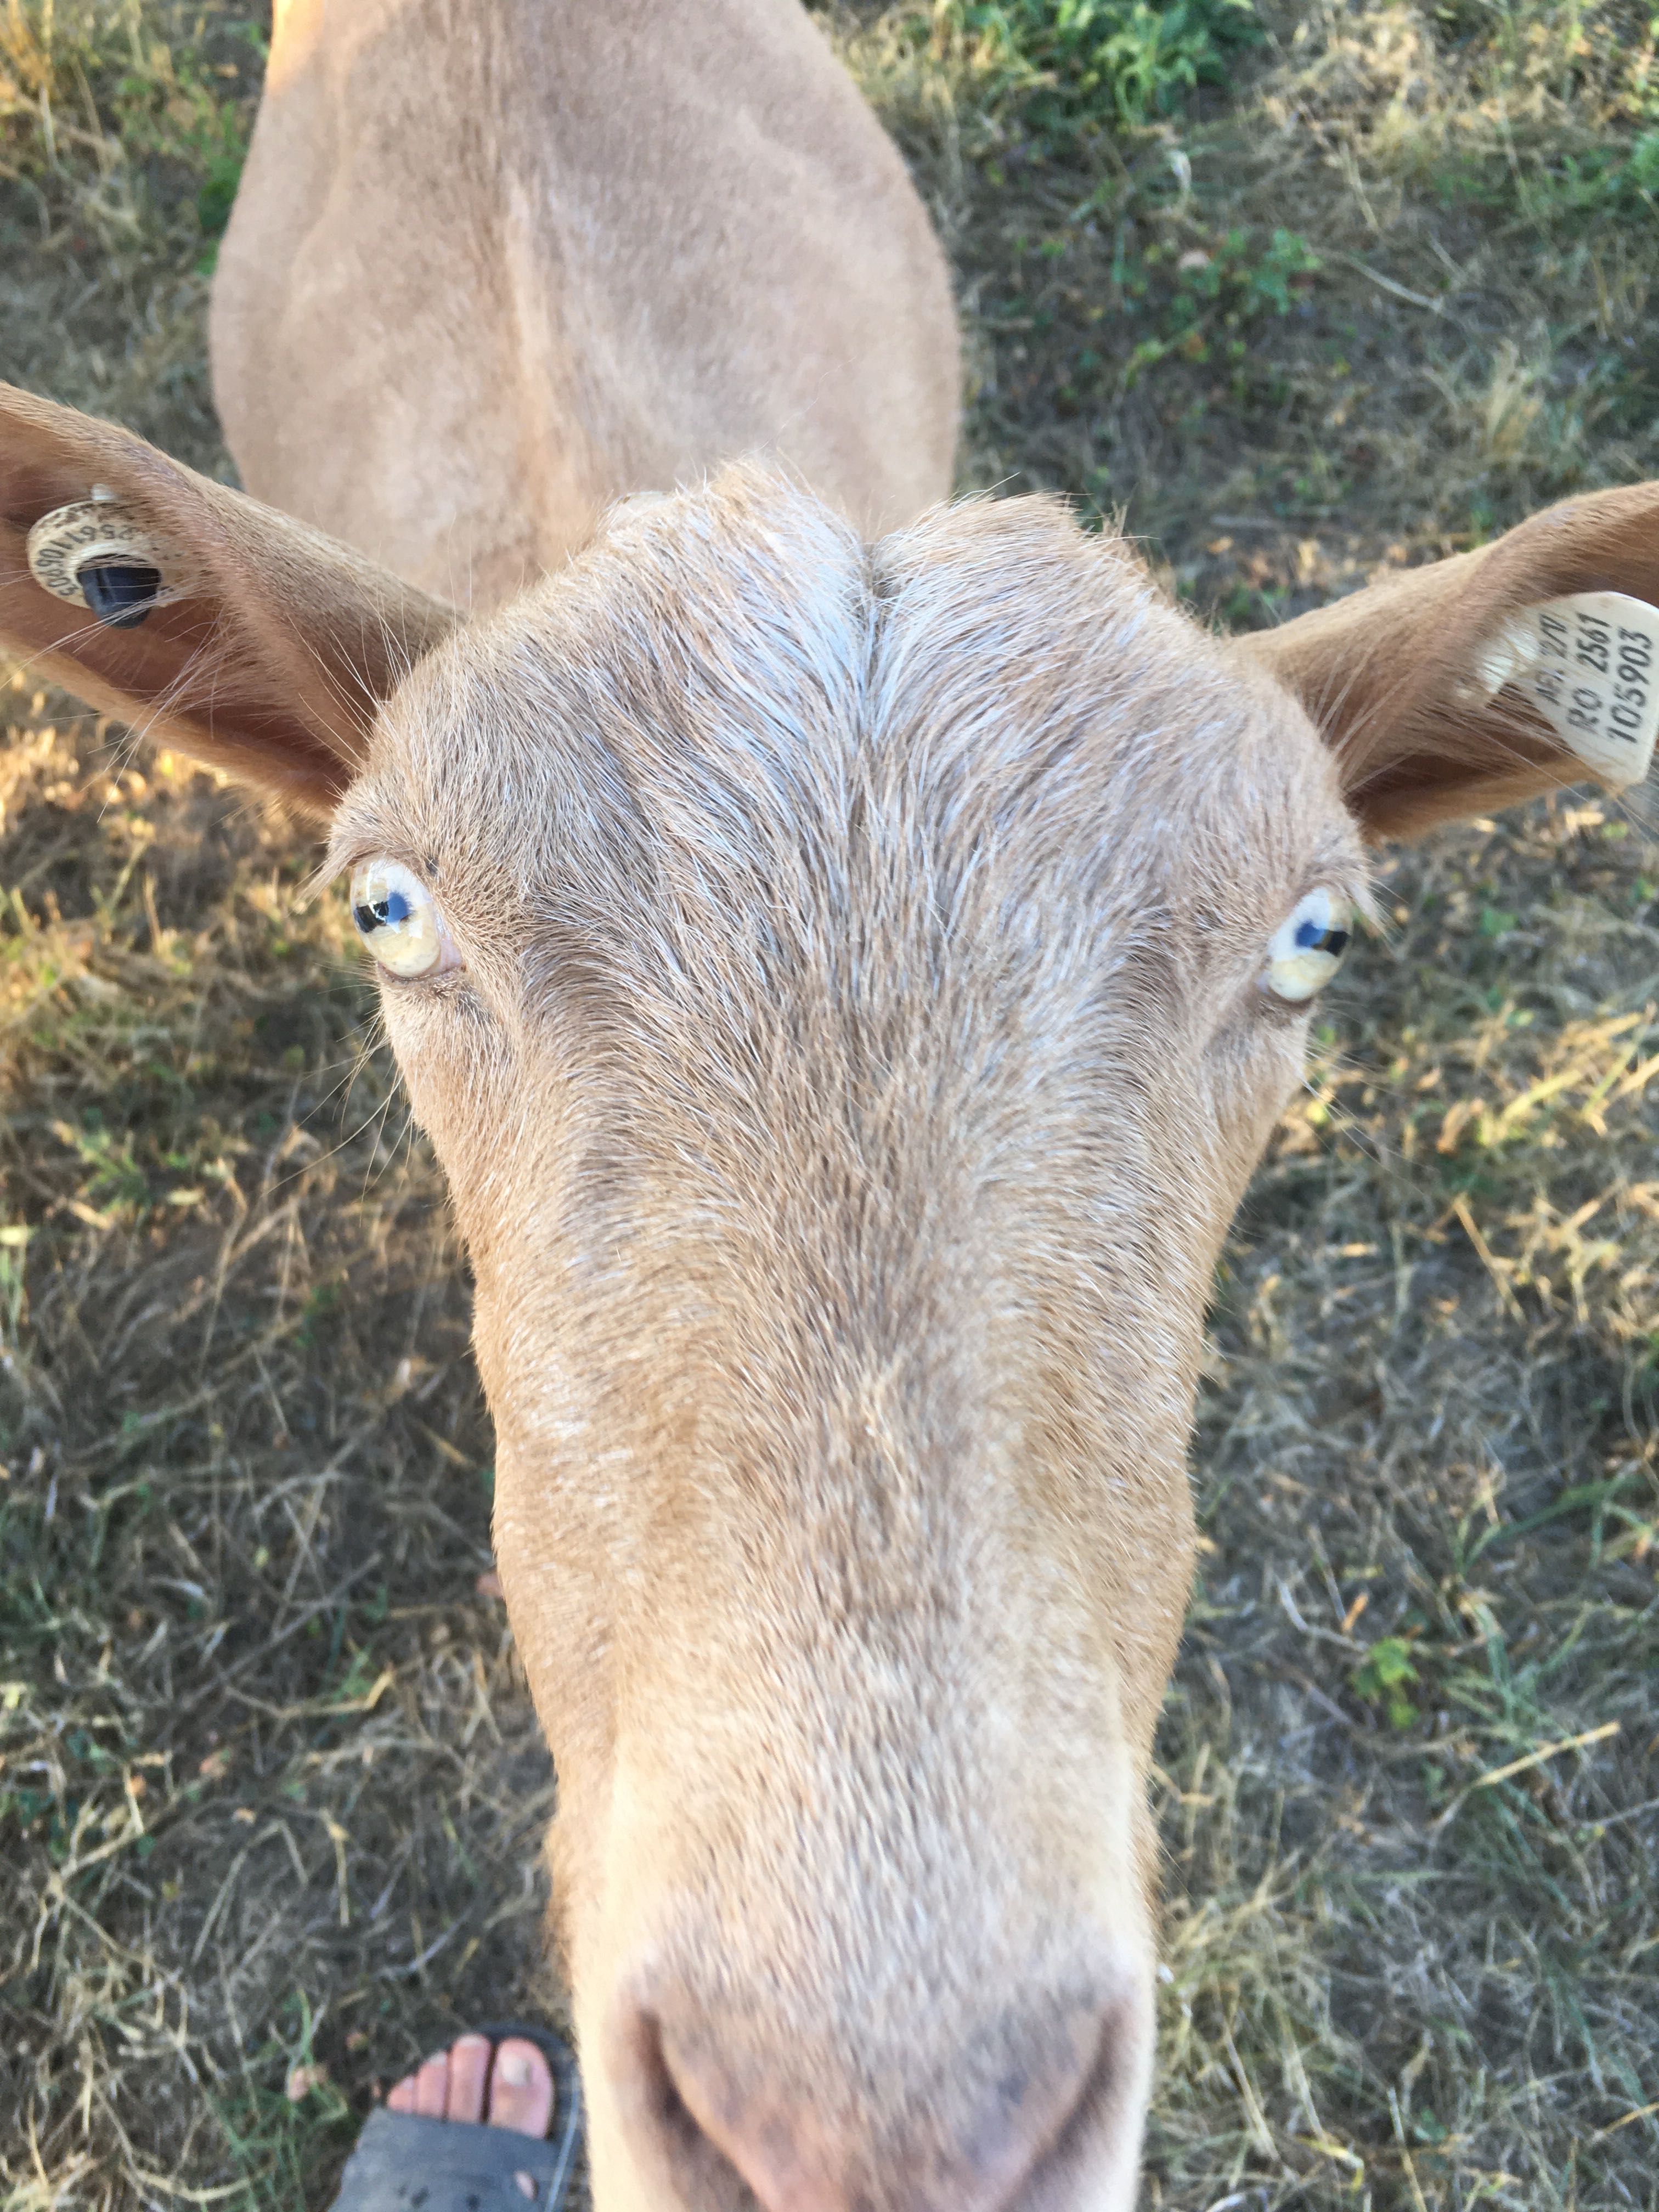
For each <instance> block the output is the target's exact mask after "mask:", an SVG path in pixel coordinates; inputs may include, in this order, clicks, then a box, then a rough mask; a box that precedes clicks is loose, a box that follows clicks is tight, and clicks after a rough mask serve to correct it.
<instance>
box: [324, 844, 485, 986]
mask: <svg viewBox="0 0 1659 2212" xmlns="http://www.w3.org/2000/svg"><path fill="white" fill-rule="evenodd" d="M351 919H352V920H353V921H355V922H356V925H357V933H358V934H359V936H360V937H361V938H362V940H363V943H364V944H365V945H368V949H369V951H371V952H372V953H373V954H374V957H375V959H376V960H378V961H379V963H380V965H381V967H382V968H385V969H388V970H389V971H390V973H391V974H392V975H433V974H434V973H435V972H436V971H438V970H439V969H444V968H454V967H458V966H459V964H460V963H459V961H458V960H457V958H456V957H455V955H454V952H453V950H452V948H451V946H450V944H449V939H448V936H447V933H446V931H445V929H444V926H443V923H442V922H441V920H440V919H439V915H438V908H437V905H436V902H435V900H434V898H433V896H432V894H431V892H430V891H429V890H428V889H427V887H426V885H425V884H423V883H422V881H421V879H420V878H419V877H418V876H417V875H416V874H415V873H414V872H413V871H412V870H411V869H409V868H406V867H404V866H403V864H402V862H401V861H398V860H365V861H363V862H362V865H361V866H358V867H357V868H356V869H355V870H354V871H353V873H352V878H351Z"/></svg>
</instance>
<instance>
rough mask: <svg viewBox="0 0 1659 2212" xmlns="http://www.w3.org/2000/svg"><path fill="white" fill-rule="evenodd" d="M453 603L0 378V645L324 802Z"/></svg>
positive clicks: (334, 793) (155, 727) (233, 771)
mask: <svg viewBox="0 0 1659 2212" xmlns="http://www.w3.org/2000/svg"><path fill="white" fill-rule="evenodd" d="M458 620H459V617H458V616H457V615H456V614H455V612H454V611H453V608H450V607H446V606H441V605H439V603H438V602H437V601H436V600H435V599H428V598H427V597H426V596H425V594H424V593H422V592H417V591H414V590H411V589H410V586H408V585H406V584H404V583H403V582H402V581H400V580H399V579H398V577H396V576H394V575H392V574H389V573H388V571H386V569H384V568H377V567H376V566H375V564H374V562H371V561H367V560H365V559H364V558H363V557H362V556H361V555H360V554H358V553H356V552H354V551H352V550H351V549H350V548H349V546H344V545H339V544H335V543H334V541H333V540H332V539H331V538H325V537H324V536H323V535H322V534H321V533H320V532H318V531H315V530H309V529H307V527H306V526H305V525H304V524H303V523H300V522H295V521H294V520H291V519H290V518H289V516H287V515H285V514H278V513H276V512H275V511H274V510H273V509H272V508H270V507H264V506H262V505H261V504H260V502H259V501H258V500H254V499H249V498H247V497H246V495H244V494H243V493H241V492H238V491H231V490H229V489H227V488H226V486H225V485H223V484H218V483H211V482H210V481H209V480H208V478H206V477H199V476H197V474H196V472H195V471H194V470H193V469H187V468H185V467H183V466H182V465H180V464H179V462H177V461H173V460H169V459H167V455H166V454H165V453H157V452H156V451H155V447H152V446H147V445H145V443H144V442H143V439H141V438H135V437H134V436H133V435H131V432H130V431H127V430H121V429H118V428H116V427H115V425H114V424H113V423H111V422H98V421H96V420H94V418H93V417H92V416H87V415H78V414H76V412H75V411H74V410H73V409H71V408H68V407H58V406H54V405H53V404H52V402H51V401H50V400H46V399H36V398H33V396H32V395H31V394H30V393H28V392H15V391H13V390H12V389H11V388H10V387H9V386H6V385H0V646H3V647H7V648H9V650H10V651H12V652H13V653H17V654H18V655H20V656H24V657H26V658H27V665H28V666H29V668H30V669H31V671H33V672H35V673H37V674H39V675H40V676H41V677H44V678H47V679H48V680H50V681H51V682H52V683H55V684H62V685H63V686H64V689H65V690H69V691H72V692H74V693H75V694H76V696H77V697H78V698H82V699H84V700H86V702H88V705H89V706H93V707H97V708H100V709H102V710H103V711H104V712H105V713H106V714H114V715H117V716H118V717H119V718H120V720H122V721H124V722H128V723H131V726H133V728H134V729H136V730H137V731H139V732H142V733H143V734H144V735H147V736H154V737H155V738H159V739H160V740H161V742H162V743H164V744H171V745H173V746H174V747H175V748H176V749H177V750H179V751H180V752H184V753H189V754H191V755H193V756H194V757H195V758H197V760H202V761H205V762H207V763H209V764H210V765H211V766H213V767H215V768H222V769H225V770H226V771H227V772H228V774H230V775H234V776H236V777H238V778H239V779H240V780H241V781H245V782H247V783H252V784H256V785H258V786H259V787H262V788H263V789H264V790H267V791H274V792H277V793H281V794H282V795H283V797H284V798H286V799H289V801H290V802H291V803H292V804H294V805H297V806H299V807H300V808H301V809H302V810H303V811H306V812H307V813H308V814H311V815H313V816H319V817H327V816H328V815H329V814H330V813H331V812H332V811H333V808H334V805H335V804H336V802H337V799H339V797H340V794H341V793H342V792H343V791H344V790H345V789H346V787H347V786H348V785H349V783H350V781H351V780H352V778H353V776H354V775H356V773H357V771H358V769H360V768H361V767H362V762H363V758H364V755H365V753H366V751H367V750H368V732H369V730H370V728H371V726H372V725H373V723H374V716H375V714H376V711H377V710H378V708H379V706H380V701H381V700H382V699H384V698H385V697H386V694H387V693H388V692H389V691H390V690H392V687H393V686H394V685H395V684H397V683H398V680H399V678H401V677H403V676H404V674H406V673H407V671H409V669H410V667H412V666H413V665H414V663H415V662H416V660H418V659H420V658H421V657H422V654H423V653H428V652H429V651H430V650H431V649H432V647H434V646H435V645H436V644H437V643H438V642H439V641H440V640H441V638H443V637H444V636H445V635H447V633H448V632H449V631H450V630H451V629H453V627H454V626H455V623H457V621H458Z"/></svg>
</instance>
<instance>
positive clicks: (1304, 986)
mask: <svg viewBox="0 0 1659 2212" xmlns="http://www.w3.org/2000/svg"><path fill="white" fill-rule="evenodd" d="M1352 939H1353V908H1352V907H1351V906H1350V905H1349V903H1348V902H1347V900H1346V899H1345V898H1344V897H1343V896H1342V895H1341V893H1340V891H1332V890H1323V889H1321V890H1316V891H1310V892H1309V893H1308V896H1306V898H1304V900H1303V901H1302V902H1301V903H1300V904H1299V905H1298V906H1297V909H1296V911H1295V913H1294V914H1292V915H1290V916H1289V918H1288V919H1287V920H1285V921H1282V922H1281V923H1280V924H1279V927H1278V928H1277V929H1276V930H1275V931H1274V932H1273V941H1272V943H1271V944H1270V945H1268V947H1267V974H1266V975H1264V976H1263V977H1262V979H1261V981H1262V985H1263V987H1264V988H1265V989H1267V990H1269V991H1271V992H1272V993H1273V996H1274V998H1276V999H1284V1000H1288V1001H1289V1003H1290V1004H1291V1005H1292V1006H1299V1005H1300V1004H1301V1003H1302V1001H1303V1000H1306V999H1311V998H1312V996H1313V994H1314V993H1315V992H1316V991H1319V990H1322V989H1323V988H1324V987H1325V985H1326V984H1327V983H1328V982H1329V981H1330V980H1331V978H1332V976H1333V975H1335V973H1336V971H1337V969H1339V968H1340V966H1341V965H1342V958H1343V955H1344V954H1345V953H1346V951H1347V949H1348V946H1349V945H1350V944H1351V943H1352Z"/></svg>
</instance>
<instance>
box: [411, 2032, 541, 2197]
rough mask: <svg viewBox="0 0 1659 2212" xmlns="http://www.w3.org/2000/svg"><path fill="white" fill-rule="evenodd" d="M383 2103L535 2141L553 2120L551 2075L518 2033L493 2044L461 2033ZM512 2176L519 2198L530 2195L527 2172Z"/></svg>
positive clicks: (532, 2190)
mask: <svg viewBox="0 0 1659 2212" xmlns="http://www.w3.org/2000/svg"><path fill="white" fill-rule="evenodd" d="M492 2061H493V2063H492ZM386 2109H387V2110H388V2111H389V2112H406V2113H410V2114H411V2115H413V2116H414V2117H415V2118H419V2119H423V2120H460V2121H467V2122H471V2124H473V2125H474V2126H477V2125H478V2124H483V2125H485V2126H487V2127H492V2128H502V2129H505V2130H507V2133H508V2134H511V2135H520V2136H535V2137H536V2138H538V2140H539V2139H540V2138H542V2137H543V2136H545V2135H546V2133H547V2130H548V2127H549V2125H550V2122H551V2120H552V2118H553V2074H552V2069H551V2068H550V2066H549V2065H548V2063H547V2061H546V2059H545V2058H544V2057H543V2055H542V2053H541V2052H540V2051H538V2049H537V2048H536V2046H535V2045H534V2044H533V2043H526V2041H524V2039H522V2038H521V2037H520V2036H513V2035H509V2036H504V2037H503V2038H502V2039H501V2042H500V2043H496V2044H492V2043H491V2042H490V2040H489V2037H488V2036H487V2035H462V2036H458V2037H457V2038H456V2039H455V2041H454V2042H453V2043H452V2044H451V2045H450V2046H449V2048H448V2050H447V2051H437V2052H435V2054H434V2056H433V2057H430V2058H428V2060H427V2061H426V2063H425V2064H424V2065H422V2066H420V2067H418V2068H417V2069H416V2071H415V2072H414V2073H413V2074H405V2075H404V2078H403V2080H402V2081H399V2082H398V2085H397V2087H395V2088H394V2089H393V2090H392V2093H391V2094H390V2095H389V2096H388V2097H387V2099H386ZM513 2179H515V2180H516V2181H517V2183H518V2185H519V2190H520V2194H521V2195H522V2196H524V2197H529V2198H533V2197H534V2196H535V2194H536V2184H535V2181H534V2179H532V2176H531V2175H530V2174H529V2173H527V2172H518V2173H515V2175H514V2176H513Z"/></svg>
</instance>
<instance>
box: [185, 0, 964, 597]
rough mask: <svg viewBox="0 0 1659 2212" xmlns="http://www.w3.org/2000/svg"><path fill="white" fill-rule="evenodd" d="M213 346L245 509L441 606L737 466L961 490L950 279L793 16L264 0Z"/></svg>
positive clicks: (922, 220) (559, 5)
mask: <svg viewBox="0 0 1659 2212" xmlns="http://www.w3.org/2000/svg"><path fill="white" fill-rule="evenodd" d="M212 337H213V371H214V390H215V394H216V398H217V399H218V403H219V409H220V413H221V416H222V419H223V422H224V425H225V431H226V435H227V437H228V441H229V443H230V447H231V451H232V452H233V453H234V455H235V457H236V460H237V464H238V466H239V467H240V470H241V472H242V479H243V482H244V483H246V486H247V488H248V489H249V490H250V491H252V492H255V493H257V494H258V496H259V497H260V498H262V499H266V500H269V501H271V502H272V503H273V504H274V505H276V506H277V507H282V508H283V510H284V511H285V512H286V513H289V514H294V515H297V516H299V517H300V518H301V520H305V521H307V522H312V523H315V524H317V525H318V526H319V527H320V528H323V529H325V530H327V531H330V532H332V533H333V534H334V535H335V536H337V537H339V538H344V539H346V540H347V541H348V542H349V544H354V545H356V546H358V547H359V548H360V549H361V550H362V551H364V552H366V553H368V554H370V555H372V556H374V559H376V560H377V561H380V562H384V563H385V565H386V566H387V567H388V568H392V569H393V570H395V571H396V572H397V573H398V574H400V575H402V576H403V577H404V578H405V579H406V580H408V581H410V582H411V583H414V584H417V585H419V586H422V588H423V589H425V590H427V591H428V592H438V593H440V594H441V595H442V596H443V597H445V598H447V599H452V600H453V601H455V602H457V603H458V604H459V605H470V604H477V605H494V604H495V603H497V602H499V601H500V600H501V599H504V598H506V597H507V596H508V595H509V594H510V593H511V592H513V591H515V590H517V589H518V588H519V587H520V586H521V585H523V584H525V583H527V582H528V581H530V580H531V579H532V577H533V576H535V575H536V574H538V572H539V571H540V570H542V569H544V568H555V567H556V566H557V565H558V563H559V562H561V561H562V559H563V558H564V556H565V555H566V554H567V553H568V552H570V551H572V550H574V548H575V547H577V546H579V545H581V544H585V543H586V540H587V538H589V537H590V536H591V535H592V531H593V528H594V526H595V524H596V523H597V521H598V520H599V514H600V513H601V512H602V511H603V510H604V508H605V507H606V506H608V505H609V504H610V503H611V501H613V500H615V499H617V498H618V497H619V496H621V495H623V494H625V493H629V492H634V491H639V490H642V489H647V490H648V489H655V490H661V491H669V490H671V489H673V488H674V486H675V485H676V484H677V483H689V482H695V481H696V479H697V478H698V477H700V476H701V475H702V473H703V471H705V470H707V469H708V467H710V466H711V465H715V464H718V463H719V462H720V461H722V460H726V459H730V458H732V456H733V455H734V454H738V453H770V454H773V455H775V456H776V457H777V458H778V459H781V460H784V461H787V463H788V464H789V465H791V467H793V468H795V469H799V471H800V472H801V473H802V474H803V475H804V476H805V477H806V479H807V480H808V481H809V482H810V483H811V484H812V485H813V486H814V487H815V488H816V489H817V490H818V491H820V492H821V493H822V494H823V496H824V497H826V498H827V499H829V500H830V501H833V502H835V503H836V504H837V505H839V506H841V507H842V508H844V509H845V511H846V512H847V513H848V514H849V515H851V516H852V517H853V519H854V521H855V522H857V523H858V525H859V526H860V527H861V528H863V529H865V530H866V531H878V530H882V529H887V528H891V527H892V526H894V525H895V524H896V523H900V522H903V521H905V520H908V518H909V517H910V516H911V515H913V514H915V513H917V512H918V511H919V510H920V509H921V507H925V506H927V504H928V503H929V502H930V501H934V500H938V499H942V498H944V497H945V495H946V494H947V493H948V492H949V490H950V489H951V453H952V448H953V447H954V445H955V441H956V429H957V334H956V325H955V320H954V315H953V311H952V308H951V289H950V283H949V278H948V276H947V273H946V270H945V260H944V257H943V255H942V254H941V253H940V252H939V246H938V244H937V242H936V240H934V238H933V233H932V231H931V230H930V228H929V227H928V223H927V216H926V215H925V214H924V213H923V211H922V208H921V203H920V201H919V200H918V198H917V197H916V194H915V190H914V188H913V187H912V185H911V184H910V181H909V179H908V176H907V175H906V173H905V170H904V167H903V165H902V162H901V161H900V160H899V158H898V155H897V154H896V152H895V151H894V149H893V148H892V146H891V145H890V143H889V142H888V140H887V138H886V137H884V134H883V133H882V131H880V129H879V128H878V125H877V124H876V122H875V120H874V118H873V117H872V115H871V114H870V112H869V110H868V109H867V108H866V106H865V105H864V103H863V101H862V100H860V98H859V96H858V94H857V93H856V92H855V91H854V88H853V85H852V83H851V82H850V81H849V80H848V77H847V76H846V74H845V72H844V71H843V70H842V68H841V67H840V65H839V64H838V63H837V62H836V60H835V59H834V58H833V57H832V56H831V54H830V52H829V49H828V47H827V46H826V45H825V44H824V41H823V38H822V37H821V36H820V34H819V33H818V31H817V27H815V26H814V25H813V24H812V23H811V21H810V20H809V19H808V17H807V16H806V15H805V12H804V10H803V9H801V8H800V6H799V4H798V0H289V5H287V6H285V7H284V8H283V9H282V11H281V12H280V14H279V15H278V16H277V20H276V27H275V33H274V35H273V39H272V45H271V53H270V69H269V71H268V74H267V77H266V83H265V93H264V100H263V103H262V105H261V107H260V112H259V118H258V126H257V128H256V130H255V131H254V134H253V142H252V148H251V149H250V152H249V155H248V161H247V166H246V171H245V173H244V174H243V178H242V182H241V185H240V190H239V191H238V194H237V198H236V204H235V208H234V212H233V215H232V217H231V223H230V228H229V230H228V233H227V234H226V237H225V240H224V244H223V246H222V250H221V253H220V258H219V264H218V273H217V276H216V281H215V285H214V299H213V330H212Z"/></svg>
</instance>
